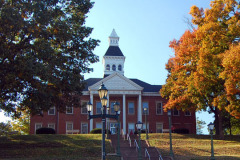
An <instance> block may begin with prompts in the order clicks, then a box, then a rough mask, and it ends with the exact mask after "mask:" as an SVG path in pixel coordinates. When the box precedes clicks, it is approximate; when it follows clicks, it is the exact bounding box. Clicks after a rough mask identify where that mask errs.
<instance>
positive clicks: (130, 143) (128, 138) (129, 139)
mask: <svg viewBox="0 0 240 160" xmlns="http://www.w3.org/2000/svg"><path fill="white" fill-rule="evenodd" d="M127 140H128V142H129V145H130V147H132V141H131V138H130V136H129V134H127Z"/></svg>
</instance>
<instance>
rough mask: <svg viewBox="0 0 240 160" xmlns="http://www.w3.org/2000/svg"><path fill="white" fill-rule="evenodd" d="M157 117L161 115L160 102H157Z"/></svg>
mask: <svg viewBox="0 0 240 160" xmlns="http://www.w3.org/2000/svg"><path fill="white" fill-rule="evenodd" d="M156 105H157V115H162V114H163V108H162V102H157V104H156Z"/></svg>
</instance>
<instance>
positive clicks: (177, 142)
mask: <svg viewBox="0 0 240 160" xmlns="http://www.w3.org/2000/svg"><path fill="white" fill-rule="evenodd" d="M210 138H211V137H210V136H207V135H180V134H172V144H173V146H172V147H173V152H174V156H175V160H209V159H210V156H211V139H210ZM149 143H150V144H151V145H152V146H155V147H157V148H158V149H159V151H160V152H161V153H162V155H164V156H166V155H169V134H167V133H166V134H150V140H149ZM213 144H214V153H215V158H216V160H240V136H232V137H230V136H225V138H224V140H220V139H218V138H217V137H216V136H215V137H214V141H213Z"/></svg>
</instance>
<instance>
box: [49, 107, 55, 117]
mask: <svg viewBox="0 0 240 160" xmlns="http://www.w3.org/2000/svg"><path fill="white" fill-rule="evenodd" d="M52 109H53V112H54V113H53V114H52V113H50V110H52ZM55 114H56V107H55V106H53V107H50V108H49V110H48V115H55Z"/></svg>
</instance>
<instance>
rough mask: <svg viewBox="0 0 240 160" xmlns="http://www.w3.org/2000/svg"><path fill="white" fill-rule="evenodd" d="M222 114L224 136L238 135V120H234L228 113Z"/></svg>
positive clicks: (239, 122)
mask: <svg viewBox="0 0 240 160" xmlns="http://www.w3.org/2000/svg"><path fill="white" fill-rule="evenodd" d="M222 114H223V129H224V132H225V134H226V135H240V119H236V118H235V117H233V116H231V115H230V114H229V113H228V112H226V111H225V112H222Z"/></svg>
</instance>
